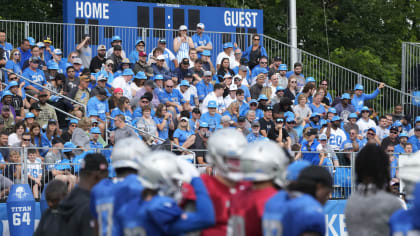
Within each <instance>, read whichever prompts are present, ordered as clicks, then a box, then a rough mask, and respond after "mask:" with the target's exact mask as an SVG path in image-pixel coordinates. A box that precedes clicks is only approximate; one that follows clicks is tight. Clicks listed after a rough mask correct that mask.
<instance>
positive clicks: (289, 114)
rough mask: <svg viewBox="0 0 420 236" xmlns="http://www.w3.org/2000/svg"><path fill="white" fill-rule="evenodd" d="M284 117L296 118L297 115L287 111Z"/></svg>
mask: <svg viewBox="0 0 420 236" xmlns="http://www.w3.org/2000/svg"><path fill="white" fill-rule="evenodd" d="M284 117H286V118H289V117H290V118H293V119H294V118H295V113H293V112H291V111H286V112H285V113H284Z"/></svg>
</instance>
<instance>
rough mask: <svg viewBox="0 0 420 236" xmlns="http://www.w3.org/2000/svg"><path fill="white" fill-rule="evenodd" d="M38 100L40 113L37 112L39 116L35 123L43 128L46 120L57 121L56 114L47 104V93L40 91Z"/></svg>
mask: <svg viewBox="0 0 420 236" xmlns="http://www.w3.org/2000/svg"><path fill="white" fill-rule="evenodd" d="M38 99H39V106H40V107H41V111H40V112H39V116H38V117H37V119H36V121H37V122H38V123H39V125H41V127H43V126H44V125H46V124H47V123H48V120H50V119H53V120H57V114H56V112H55V109H54V108H53V107H51V106H49V104H47V101H48V99H49V95H48V92H47V91H41V92H40V93H39V95H38Z"/></svg>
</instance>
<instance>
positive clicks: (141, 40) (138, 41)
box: [136, 38, 144, 45]
mask: <svg viewBox="0 0 420 236" xmlns="http://www.w3.org/2000/svg"><path fill="white" fill-rule="evenodd" d="M141 42H143V43H144V40H143V39H141V38H139V39H137V40H136V45H137V44H139V43H141Z"/></svg>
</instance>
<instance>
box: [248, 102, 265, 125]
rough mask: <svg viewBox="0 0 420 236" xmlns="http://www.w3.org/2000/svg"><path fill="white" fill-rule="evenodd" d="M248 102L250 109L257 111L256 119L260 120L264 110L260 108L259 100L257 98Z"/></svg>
mask: <svg viewBox="0 0 420 236" xmlns="http://www.w3.org/2000/svg"><path fill="white" fill-rule="evenodd" d="M248 104H249V110H252V111H254V112H255V115H256V117H255V119H256V120H259V119H261V118H263V116H264V112H263V110H262V109H260V108H259V107H258V101H257V100H255V99H251V101H249V103H248Z"/></svg>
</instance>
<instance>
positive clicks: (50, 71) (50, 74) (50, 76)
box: [44, 60, 60, 82]
mask: <svg viewBox="0 0 420 236" xmlns="http://www.w3.org/2000/svg"><path fill="white" fill-rule="evenodd" d="M59 69H60V67H58V64H57V63H56V62H55V61H53V60H51V61H48V63H47V71H45V72H44V73H45V78H47V81H48V82H50V81H51V80H54V78H55V76H56V75H57V73H58V70H59Z"/></svg>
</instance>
